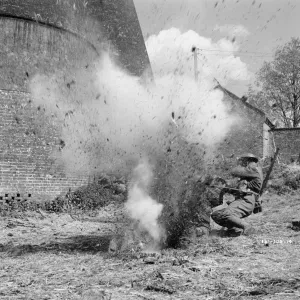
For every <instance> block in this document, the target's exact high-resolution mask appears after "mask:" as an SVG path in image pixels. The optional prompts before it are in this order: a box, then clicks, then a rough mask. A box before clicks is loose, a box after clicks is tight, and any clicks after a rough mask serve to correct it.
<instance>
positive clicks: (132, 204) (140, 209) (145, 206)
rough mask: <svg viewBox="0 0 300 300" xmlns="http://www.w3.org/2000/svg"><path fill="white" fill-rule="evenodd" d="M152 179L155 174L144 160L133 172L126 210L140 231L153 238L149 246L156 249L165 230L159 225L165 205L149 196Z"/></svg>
mask: <svg viewBox="0 0 300 300" xmlns="http://www.w3.org/2000/svg"><path fill="white" fill-rule="evenodd" d="M152 179H153V172H152V170H151V168H150V165H149V163H148V162H147V161H146V160H142V161H141V162H140V163H139V165H138V166H137V167H136V168H135V169H134V171H133V175H132V182H131V184H130V186H129V193H128V200H127V202H126V204H125V208H126V210H127V212H128V215H129V217H130V218H131V219H133V220H134V221H137V222H138V227H139V228H140V230H141V231H146V233H148V234H149V235H150V237H151V238H152V242H153V244H152V245H148V246H152V247H153V246H154V247H155V246H158V244H159V243H160V241H161V239H162V237H163V229H162V228H161V226H160V225H159V224H158V218H159V216H160V215H161V212H162V209H163V205H162V204H160V203H158V202H157V201H156V200H154V199H153V198H151V197H150V195H149V188H150V184H151V182H152Z"/></svg>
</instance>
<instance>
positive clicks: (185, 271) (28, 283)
mask: <svg viewBox="0 0 300 300" xmlns="http://www.w3.org/2000/svg"><path fill="white" fill-rule="evenodd" d="M299 208H300V202H299V198H298V197H297V196H290V195H287V196H281V197H280V196H278V195H273V194H270V193H269V194H267V195H264V210H263V212H262V213H259V214H256V215H252V216H250V217H249V220H248V221H249V222H251V224H253V225H254V226H255V227H256V228H258V229H259V233H257V234H255V235H252V236H249V237H246V236H239V237H235V238H233V237H225V236H221V235H220V227H218V225H216V224H212V233H211V235H210V236H209V237H201V238H199V239H198V240H197V241H196V243H194V244H192V245H190V246H189V247H188V248H186V249H164V250H161V251H159V252H146V251H145V249H144V251H143V250H142V247H139V246H138V245H136V247H132V248H130V247H128V248H126V249H125V250H124V251H115V252H108V249H109V244H110V241H111V239H112V237H113V236H114V234H115V232H119V231H120V230H122V229H123V228H124V220H123V219H121V215H122V213H121V212H120V211H121V210H122V204H119V206H118V205H117V204H110V205H108V206H107V207H106V206H105V207H103V208H101V209H98V210H96V211H95V212H94V216H90V215H86V214H85V212H84V211H82V212H81V217H80V215H79V214H78V216H77V217H76V218H74V216H73V217H72V216H70V214H67V213H49V212H46V211H42V213H39V212H37V211H31V212H23V213H19V214H15V215H14V216H9V217H8V216H7V217H2V218H1V219H0V226H1V229H2V230H1V231H0V260H1V264H0V277H1V286H0V299H72V300H73V299H75V300H76V299H86V300H92V299H111V300H112V299H114V300H118V299H122V300H126V299H128V300H129V299H130V300H132V299H133V300H134V299H136V300H138V299H185V300H187V299H214V300H217V299H242V300H243V299H249V300H250V299H252V300H253V299H273V300H275V299H276V300H285V299H299V297H300V277H299V274H300V252H299V247H300V235H299V232H298V231H295V230H292V229H291V228H289V227H288V224H292V221H295V220H297V211H299ZM279 211H280V214H279V213H278V212H279ZM118 218H120V219H118ZM116 220H119V221H116ZM297 224H298V223H295V224H294V225H297Z"/></svg>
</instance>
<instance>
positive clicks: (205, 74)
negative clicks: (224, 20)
mask: <svg viewBox="0 0 300 300" xmlns="http://www.w3.org/2000/svg"><path fill="white" fill-rule="evenodd" d="M146 46H147V50H148V53H149V57H150V61H151V66H152V69H153V71H154V73H155V74H156V75H157V76H163V75H166V74H181V75H183V76H185V77H190V78H192V77H193V76H194V60H193V55H192V52H191V49H192V47H197V48H198V49H199V50H198V72H199V77H200V80H201V81H205V80H209V81H211V80H212V79H213V78H217V79H218V81H220V82H221V83H222V84H226V83H227V82H228V81H229V80H248V79H249V77H250V74H249V71H248V69H247V65H246V64H245V63H244V62H242V61H241V59H240V58H239V57H237V56H236V55H235V52H236V51H238V49H239V45H238V43H233V42H232V41H230V40H228V39H226V38H222V39H220V40H219V41H217V42H213V41H212V40H211V39H210V38H206V37H203V36H200V35H199V34H198V33H197V32H195V31H193V30H189V31H186V32H183V33H182V32H181V31H180V30H179V29H177V28H170V29H168V30H162V31H161V32H160V33H159V34H157V35H152V36H150V37H149V38H148V40H147V41H146ZM203 49H204V50H203Z"/></svg>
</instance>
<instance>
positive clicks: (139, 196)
mask: <svg viewBox="0 0 300 300" xmlns="http://www.w3.org/2000/svg"><path fill="white" fill-rule="evenodd" d="M208 42H210V43H211V41H209V40H208V39H205V38H202V37H199V36H198V35H197V34H195V33H194V32H187V33H184V34H181V33H180V31H179V30H177V29H170V30H169V31H163V32H161V33H160V34H158V35H157V36H151V37H150V38H149V40H148V41H147V47H148V51H149V56H150V60H151V63H152V67H153V71H154V75H155V80H154V82H151V83H148V84H145V83H143V82H141V80H140V78H136V77H134V76H132V75H130V74H128V73H126V72H125V71H124V70H122V69H121V68H120V67H118V66H116V65H115V64H114V62H113V61H112V60H111V58H110V56H109V53H105V52H103V53H102V55H101V58H100V59H99V61H96V62H94V64H93V65H90V66H89V68H85V69H84V70H82V69H80V70H76V69H75V70H74V71H73V72H70V74H67V76H66V74H54V75H53V76H51V77H49V76H45V75H43V74H37V75H36V76H35V77H34V78H33V79H32V80H31V83H30V90H31V93H32V97H33V101H34V103H35V104H36V106H38V107H43V108H44V109H45V112H46V114H47V115H48V117H49V118H51V120H52V123H53V125H54V126H56V127H57V129H58V131H59V132H60V138H61V140H62V141H63V145H64V147H60V149H57V150H56V151H55V152H54V153H53V158H54V159H55V160H56V163H57V164H58V165H63V166H64V169H65V172H66V173H68V174H69V173H72V174H73V173H76V174H88V175H91V174H95V173H96V174H97V173H100V172H101V173H103V172H110V173H112V172H113V173H118V174H122V175H129V176H130V177H131V178H132V180H131V185H130V187H129V195H128V201H127V203H126V205H125V206H126V209H127V211H128V214H129V216H130V217H131V218H132V219H133V220H135V221H136V222H138V223H139V227H140V228H141V229H142V230H145V231H146V232H147V233H148V234H149V235H150V236H151V237H152V239H153V241H154V242H156V243H158V242H159V241H160V240H161V239H162V237H163V236H162V235H163V233H162V232H163V231H162V228H161V226H160V225H159V222H158V220H159V218H160V216H161V214H162V210H163V208H164V207H167V209H170V211H171V212H174V214H175V215H176V213H178V207H179V206H178V205H177V204H178V201H181V199H180V195H181V194H182V195H183V194H184V193H182V191H181V188H182V186H184V182H185V178H186V176H189V175H190V174H193V173H195V172H196V171H197V170H198V169H199V168H202V169H203V168H205V159H203V158H205V156H209V155H210V153H211V152H213V150H214V148H215V147H216V146H217V145H218V143H219V142H221V141H222V140H223V139H224V138H225V137H226V135H227V133H228V132H229V130H230V128H231V127H232V126H233V125H234V124H236V123H237V122H238V118H237V117H236V116H233V115H230V113H229V112H228V109H227V107H226V104H225V103H224V102H223V101H222V99H223V94H222V92H221V91H220V90H217V89H215V88H214V87H215V83H214V81H213V80H212V79H213V78H214V77H215V76H216V75H217V74H219V75H220V76H221V75H222V78H223V79H224V80H225V79H226V78H235V79H236V78H237V77H238V76H242V78H245V77H246V76H247V69H246V67H245V65H244V64H243V63H242V62H241V61H240V60H239V58H235V57H233V55H232V54H230V53H229V54H228V55H227V57H225V58H222V59H220V60H219V61H216V60H214V61H208V60H203V61H202V64H200V68H199V75H200V76H199V78H200V80H199V82H195V80H194V78H193V69H192V66H193V64H192V60H189V59H190V58H191V55H192V54H191V52H190V49H191V46H192V45H196V46H201V45H203V43H204V44H205V43H208ZM209 45H210V46H211V44H209ZM213 46H214V47H219V48H222V49H223V48H226V49H232V51H234V49H233V47H234V46H233V45H231V44H230V43H229V42H227V41H225V40H221V41H219V42H218V43H217V44H216V45H213ZM226 53H227V52H226ZM229 66H231V67H230V68H229ZM243 76H244V77H243ZM217 78H219V77H218V76H217ZM145 157H147V159H148V161H145V160H142V161H141V159H142V158H145ZM153 187H156V188H154V189H153ZM155 199H157V201H156V200H155ZM158 202H159V203H158ZM161 203H163V204H164V205H162V204H161ZM166 204H168V205H166ZM170 224H171V223H170Z"/></svg>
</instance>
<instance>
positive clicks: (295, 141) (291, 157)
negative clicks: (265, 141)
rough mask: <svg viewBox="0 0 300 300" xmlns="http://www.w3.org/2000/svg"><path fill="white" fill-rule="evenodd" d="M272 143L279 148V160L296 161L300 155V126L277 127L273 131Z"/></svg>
mask: <svg viewBox="0 0 300 300" xmlns="http://www.w3.org/2000/svg"><path fill="white" fill-rule="evenodd" d="M271 133H272V136H273V141H272V145H271V146H273V148H274V146H275V147H277V148H279V149H280V151H279V160H280V162H282V163H287V164H288V163H291V162H293V161H296V160H297V159H298V158H299V155H300V128H276V129H273V130H272V131H271Z"/></svg>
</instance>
